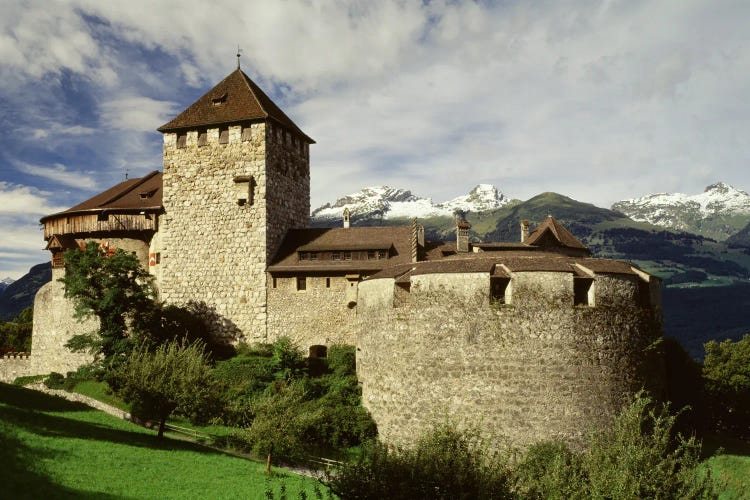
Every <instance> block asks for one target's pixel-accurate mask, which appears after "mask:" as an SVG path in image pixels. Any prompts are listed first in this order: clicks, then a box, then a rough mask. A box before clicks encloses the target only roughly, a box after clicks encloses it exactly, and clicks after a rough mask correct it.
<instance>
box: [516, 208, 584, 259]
mask: <svg viewBox="0 0 750 500" xmlns="http://www.w3.org/2000/svg"><path fill="white" fill-rule="evenodd" d="M547 234H550V235H552V237H554V239H555V240H556V241H557V243H559V245H560V246H563V247H568V248H576V249H580V250H586V251H588V247H587V246H586V245H584V244H583V243H581V242H580V241H579V240H578V238H576V237H575V236H573V233H571V232H570V231H568V230H567V229H565V227H563V225H562V224H560V222H558V220H557V219H555V218H554V217H552V216H551V215H548V216H547V218H546V219H544V220H543V221H542V223H541V224H539V225H538V226H537V227H536V229H534V232H533V233H531V234H530V235H529V237H528V238H526V240H524V243H525V244H527V245H535V244H536V245H539V244H542V243H543V238H544V237H545V236H546V235H547Z"/></svg>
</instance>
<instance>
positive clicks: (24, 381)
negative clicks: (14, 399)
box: [13, 375, 47, 386]
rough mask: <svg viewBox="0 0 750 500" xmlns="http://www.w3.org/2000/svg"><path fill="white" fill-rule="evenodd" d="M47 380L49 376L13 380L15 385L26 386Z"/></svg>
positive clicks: (33, 376) (32, 376)
mask: <svg viewBox="0 0 750 500" xmlns="http://www.w3.org/2000/svg"><path fill="white" fill-rule="evenodd" d="M45 378H47V375H28V376H25V377H16V378H15V380H13V385H18V386H25V385H30V384H37V383H39V382H44V379H45Z"/></svg>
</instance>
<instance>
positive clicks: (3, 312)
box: [0, 262, 52, 321]
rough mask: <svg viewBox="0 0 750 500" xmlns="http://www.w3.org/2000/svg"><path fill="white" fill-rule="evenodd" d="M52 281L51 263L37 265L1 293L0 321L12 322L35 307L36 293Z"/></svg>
mask: <svg viewBox="0 0 750 500" xmlns="http://www.w3.org/2000/svg"><path fill="white" fill-rule="evenodd" d="M51 279H52V267H51V265H50V263H49V262H45V263H44V264H37V265H35V266H34V267H32V268H31V269H30V270H29V272H28V273H27V274H25V275H24V276H22V277H21V278H19V279H18V280H16V281H14V282H13V283H11V284H10V285H8V286H7V288H5V290H3V291H2V292H0V320H6V321H7V320H10V319H13V318H15V317H16V316H18V315H19V314H20V312H21V311H23V310H24V309H26V308H27V307H31V306H33V305H34V296H35V295H36V292H37V291H38V290H39V289H40V288H41V287H42V285H44V284H45V283H47V282H49V281H50V280H51Z"/></svg>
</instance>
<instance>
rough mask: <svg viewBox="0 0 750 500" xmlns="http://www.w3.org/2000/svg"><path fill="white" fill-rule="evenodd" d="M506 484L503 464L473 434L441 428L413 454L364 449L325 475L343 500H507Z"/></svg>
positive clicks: (506, 471) (376, 445) (373, 446)
mask: <svg viewBox="0 0 750 500" xmlns="http://www.w3.org/2000/svg"><path fill="white" fill-rule="evenodd" d="M510 479H511V474H510V468H509V467H508V464H507V461H505V460H503V459H502V458H501V457H499V456H498V455H495V454H492V453H490V452H489V451H488V450H487V449H486V447H485V445H484V443H483V442H482V440H481V439H480V438H479V437H478V434H477V433H476V432H459V431H456V430H455V426H452V425H443V426H439V427H437V428H436V429H435V430H434V431H432V432H431V433H429V434H427V435H426V436H424V437H422V438H421V439H420V440H419V441H418V442H417V445H416V446H415V447H414V448H411V449H393V448H389V447H387V446H385V445H382V444H379V443H373V444H371V445H368V446H366V447H365V451H364V452H363V454H362V456H361V458H360V459H359V460H358V461H357V462H355V463H350V464H347V465H345V466H344V467H343V468H341V469H340V470H337V471H335V472H334V473H328V474H327V476H326V483H327V485H328V486H329V487H330V489H331V491H333V493H335V494H336V495H338V496H339V497H341V498H343V499H349V498H357V499H363V500H365V499H381V498H391V499H410V500H411V499H469V498H471V499H474V498H476V499H483V498H510V497H511V496H512V492H511V488H510V486H511V481H510Z"/></svg>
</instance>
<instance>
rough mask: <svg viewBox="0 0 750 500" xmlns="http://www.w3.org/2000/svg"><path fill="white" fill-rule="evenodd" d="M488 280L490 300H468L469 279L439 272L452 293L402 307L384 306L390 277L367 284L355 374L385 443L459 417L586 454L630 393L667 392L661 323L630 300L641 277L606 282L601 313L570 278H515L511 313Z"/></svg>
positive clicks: (418, 291) (418, 298) (499, 442)
mask: <svg viewBox="0 0 750 500" xmlns="http://www.w3.org/2000/svg"><path fill="white" fill-rule="evenodd" d="M415 278H417V276H413V277H412V281H421V282H424V281H430V276H428V275H422V276H420V277H419V280H415ZM473 279H474V278H471V280H473ZM471 280H468V281H471ZM485 280H486V286H484V287H482V288H483V289H484V290H486V291H485V292H483V293H484V297H482V296H476V297H469V296H467V295H466V294H465V293H464V291H465V289H464V288H463V287H465V286H466V283H467V277H466V276H461V275H460V274H445V275H443V276H441V278H440V283H441V284H442V285H443V287H442V288H440V287H426V286H420V287H415V286H414V284H412V289H411V293H410V298H409V300H407V301H404V302H401V303H400V304H399V306H398V307H395V308H394V307H389V306H388V305H387V304H384V300H383V297H384V291H385V289H386V288H388V287H389V286H390V288H391V293H392V290H393V285H392V280H372V281H365V282H363V283H362V284H361V285H360V289H359V295H360V305H361V307H360V308H359V311H358V334H357V338H358V343H357V346H358V352H357V371H358V375H359V378H360V382H361V383H362V398H363V404H364V405H365V407H366V408H367V409H368V410H369V411H370V412H371V414H372V416H373V418H374V419H375V421H376V422H377V423H378V430H379V433H380V436H381V438H382V439H384V440H385V441H386V442H390V443H396V444H409V443H413V441H414V440H415V439H416V438H417V437H418V436H420V435H421V434H422V433H424V432H426V431H428V430H429V429H430V428H432V427H433V426H434V425H435V424H437V423H441V422H445V421H446V420H450V419H451V418H453V416H460V417H457V418H456V422H455V423H456V425H461V426H468V427H476V428H479V429H481V430H482V431H483V432H485V433H486V434H487V435H488V437H489V438H490V439H491V441H492V442H493V443H494V444H495V446H498V447H502V446H506V445H510V446H517V447H522V448H523V447H527V446H529V445H530V444H532V443H535V442H538V441H540V440H545V439H563V440H565V441H567V442H569V443H571V444H572V445H574V446H579V445H581V443H582V442H583V439H584V437H585V435H586V434H587V433H588V432H589V431H590V430H592V429H593V428H595V427H596V426H601V425H606V424H608V423H609V422H610V421H611V419H612V418H613V417H614V415H616V414H617V413H618V412H619V410H620V409H621V407H622V405H623V404H624V403H625V401H626V400H627V398H628V397H629V395H631V394H633V393H634V392H635V391H637V390H638V389H640V388H641V387H643V386H647V387H650V388H652V389H654V390H656V391H657V393H658V391H659V388H660V387H661V385H660V384H661V383H662V381H663V372H662V370H661V368H662V365H661V364H660V358H659V357H658V353H657V350H655V349H653V347H654V341H655V340H657V339H658V338H659V336H660V333H661V331H660V326H661V325H660V322H659V320H658V318H657V317H655V315H654V314H653V311H652V309H650V308H648V307H641V306H639V305H638V304H637V302H635V301H633V300H632V297H634V296H635V295H636V294H637V293H638V285H637V282H635V281H634V279H633V278H631V277H629V276H628V277H620V276H600V275H597V277H596V285H597V288H596V294H597V298H598V301H599V302H598V303H599V305H597V306H595V307H589V306H573V276H572V274H569V273H540V272H534V273H513V277H512V282H513V285H514V288H513V297H512V303H511V304H503V305H497V304H490V303H489V300H487V295H488V290H489V275H488V274H485ZM389 281H390V283H388V282H389ZM450 281H455V287H456V288H457V289H458V290H459V292H458V293H454V292H453V290H452V287H451V286H450ZM381 282H382V283H381ZM433 284H437V280H435V281H434V282H433ZM428 288H429V291H427V289H428ZM462 290H463V291H462ZM627 297H630V298H631V300H630V301H627V300H623V301H622V302H618V300H620V298H623V299H624V298H627ZM373 299H374V300H373ZM478 304H484V305H481V306H478Z"/></svg>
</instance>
